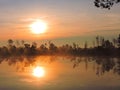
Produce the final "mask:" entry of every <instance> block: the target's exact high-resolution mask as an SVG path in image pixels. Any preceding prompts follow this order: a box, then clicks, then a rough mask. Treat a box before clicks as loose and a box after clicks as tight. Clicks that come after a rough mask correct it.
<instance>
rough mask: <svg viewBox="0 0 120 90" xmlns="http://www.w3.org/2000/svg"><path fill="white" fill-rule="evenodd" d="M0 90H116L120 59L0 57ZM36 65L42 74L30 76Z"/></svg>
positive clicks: (119, 89)
mask: <svg viewBox="0 0 120 90" xmlns="http://www.w3.org/2000/svg"><path fill="white" fill-rule="evenodd" d="M0 63H1V64H0V90H120V59H118V58H108V57H106V58H103V57H94V58H93V57H56V56H40V57H36V58H33V57H29V58H24V57H19V58H14V57H11V58H1V59H0ZM36 66H40V67H43V68H44V71H45V75H44V76H43V77H40V78H37V77H35V76H33V74H32V73H33V69H34V68H35V67H36Z"/></svg>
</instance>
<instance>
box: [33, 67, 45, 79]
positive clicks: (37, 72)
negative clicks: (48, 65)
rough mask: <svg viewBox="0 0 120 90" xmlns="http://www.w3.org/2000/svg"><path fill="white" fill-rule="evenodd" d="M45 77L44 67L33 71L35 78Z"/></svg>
mask: <svg viewBox="0 0 120 90" xmlns="http://www.w3.org/2000/svg"><path fill="white" fill-rule="evenodd" d="M44 75H45V70H44V68H43V67H40V66H37V67H35V68H34V69H33V76H35V77H38V78H40V77H43V76H44Z"/></svg>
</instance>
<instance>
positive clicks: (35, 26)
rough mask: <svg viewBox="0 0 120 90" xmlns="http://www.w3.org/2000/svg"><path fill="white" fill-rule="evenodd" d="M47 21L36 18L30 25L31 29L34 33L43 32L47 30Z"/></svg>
mask: <svg viewBox="0 0 120 90" xmlns="http://www.w3.org/2000/svg"><path fill="white" fill-rule="evenodd" d="M47 27H48V26H47V23H46V22H44V21H42V20H36V21H35V22H33V23H32V24H31V25H30V29H31V31H32V33H34V34H42V33H45V32H46V29H47Z"/></svg>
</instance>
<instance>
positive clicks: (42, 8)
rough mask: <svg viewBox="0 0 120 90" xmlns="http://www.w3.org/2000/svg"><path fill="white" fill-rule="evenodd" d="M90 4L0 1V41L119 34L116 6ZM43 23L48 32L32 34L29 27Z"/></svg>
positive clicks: (59, 0)
mask: <svg viewBox="0 0 120 90" xmlns="http://www.w3.org/2000/svg"><path fill="white" fill-rule="evenodd" d="M93 2H94V0H0V12H1V13H0V40H1V41H4V40H8V39H10V38H11V39H18V40H21V39H24V40H49V39H54V40H56V39H59V40H63V41H64V40H65V39H68V38H69V39H68V40H78V37H88V38H89V37H95V36H96V35H103V36H108V37H114V36H116V35H118V34H119V33H120V11H119V9H120V5H119V4H117V5H114V6H113V7H112V8H111V10H104V9H98V8H96V7H95V6H94V3H93ZM38 19H40V20H43V21H45V22H46V23H47V25H48V29H47V31H46V33H43V34H39V35H36V34H33V33H31V31H30V28H29V25H30V24H31V23H33V22H34V21H35V20H38Z"/></svg>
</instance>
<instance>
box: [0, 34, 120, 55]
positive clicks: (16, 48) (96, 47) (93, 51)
mask: <svg viewBox="0 0 120 90" xmlns="http://www.w3.org/2000/svg"><path fill="white" fill-rule="evenodd" d="M38 55H75V56H111V57H119V56H120V35H119V36H118V37H117V38H113V39H112V40H106V39H105V38H104V37H101V36H97V37H96V38H95V40H94V42H93V46H92V47H89V46H88V43H87V42H85V44H84V47H83V48H81V47H80V45H79V44H76V43H73V44H72V45H69V44H65V45H61V46H56V45H55V44H54V43H52V42H48V43H44V44H41V45H38V44H37V43H36V42H33V43H31V44H29V43H27V42H25V41H23V40H21V41H14V40H12V39H9V40H8V44H7V45H6V46H2V47H0V57H10V56H38Z"/></svg>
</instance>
